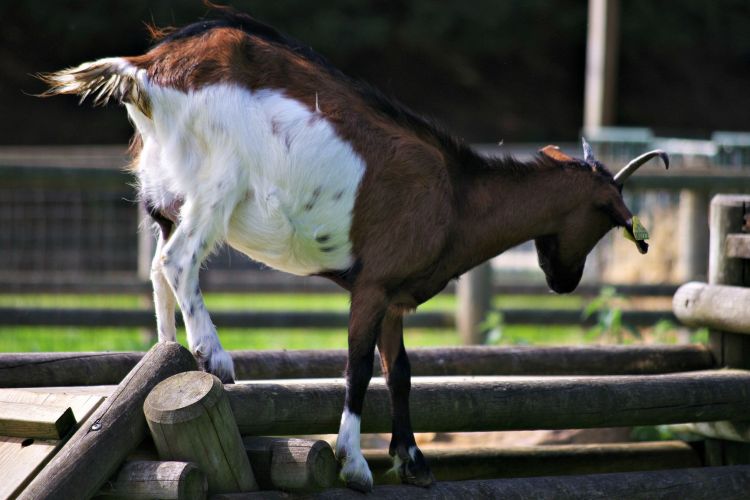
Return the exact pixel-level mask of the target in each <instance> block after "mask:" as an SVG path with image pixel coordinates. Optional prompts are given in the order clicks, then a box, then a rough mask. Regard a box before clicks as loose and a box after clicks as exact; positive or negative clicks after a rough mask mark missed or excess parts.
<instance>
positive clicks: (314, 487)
mask: <svg viewBox="0 0 750 500" xmlns="http://www.w3.org/2000/svg"><path fill="white" fill-rule="evenodd" d="M243 442H244V444H245V451H246V452H247V455H248V458H249V459H250V463H251V464H252V466H253V472H255V477H256V479H257V480H258V484H259V485H260V487H261V489H264V490H283V491H296V492H309V491H318V490H323V489H326V488H331V487H333V486H334V484H335V483H336V469H337V462H336V458H335V457H334V455H333V450H331V445H329V444H328V443H327V442H325V441H322V440H317V441H315V440H310V439H294V438H270V437H245V438H243Z"/></svg>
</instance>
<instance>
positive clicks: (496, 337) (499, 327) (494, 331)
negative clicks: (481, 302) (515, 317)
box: [477, 311, 505, 345]
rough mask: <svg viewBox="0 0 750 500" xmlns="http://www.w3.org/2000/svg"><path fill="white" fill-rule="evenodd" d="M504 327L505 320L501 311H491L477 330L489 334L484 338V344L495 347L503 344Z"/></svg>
mask: <svg viewBox="0 0 750 500" xmlns="http://www.w3.org/2000/svg"><path fill="white" fill-rule="evenodd" d="M504 326H505V319H504V318H503V313H502V312H500V311H490V312H489V313H487V317H486V318H485V319H484V321H483V322H482V323H480V324H479V325H478V326H477V328H479V329H480V330H481V331H483V332H487V333H486V335H485V337H484V343H485V344H489V345H494V344H499V343H501V342H502V340H503V328H504Z"/></svg>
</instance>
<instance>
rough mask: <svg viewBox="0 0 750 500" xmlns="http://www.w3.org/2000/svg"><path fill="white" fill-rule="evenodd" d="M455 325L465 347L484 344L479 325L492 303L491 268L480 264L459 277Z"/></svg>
mask: <svg viewBox="0 0 750 500" xmlns="http://www.w3.org/2000/svg"><path fill="white" fill-rule="evenodd" d="M456 295H457V300H456V303H457V306H458V309H457V311H456V325H457V326H458V333H459V335H460V337H461V340H462V342H463V343H464V344H466V345H475V344H484V340H485V338H484V337H485V333H486V332H484V331H482V330H481V329H480V328H479V325H480V324H481V323H482V322H483V321H484V320H485V319H487V313H488V312H489V311H490V307H491V303H492V266H491V265H490V263H489V262H485V263H484V264H480V265H479V266H477V267H475V268H474V269H472V270H471V271H469V272H468V273H466V274H464V275H463V276H461V278H460V279H459V280H458V285H457V288H456Z"/></svg>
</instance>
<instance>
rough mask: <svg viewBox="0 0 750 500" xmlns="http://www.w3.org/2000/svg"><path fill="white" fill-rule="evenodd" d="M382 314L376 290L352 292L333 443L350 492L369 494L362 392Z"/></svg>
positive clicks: (380, 294) (383, 306)
mask: <svg viewBox="0 0 750 500" xmlns="http://www.w3.org/2000/svg"><path fill="white" fill-rule="evenodd" d="M385 310H386V300H385V294H384V293H383V292H382V291H381V290H380V289H379V288H376V287H372V288H367V289H355V291H354V292H353V293H352V305H351V311H350V313H349V358H348V362H347V365H346V400H345V402H344V412H343V414H342V415H341V426H340V427H339V435H338V438H337V440H336V456H337V458H338V459H339V461H341V463H342V468H341V477H342V479H343V480H344V481H345V482H346V485H347V486H348V487H350V488H352V489H355V490H359V491H364V492H368V491H370V490H372V473H371V472H370V468H369V467H368V466H367V461H365V457H364V456H363V455H362V450H361V448H360V442H359V438H360V422H361V419H362V406H363V404H364V399H365V392H366V391H367V386H368V384H369V383H370V379H371V378H372V364H373V360H374V357H375V342H376V340H377V337H378V333H379V330H380V324H381V322H382V320H383V315H384V314H385Z"/></svg>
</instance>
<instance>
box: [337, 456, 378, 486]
mask: <svg viewBox="0 0 750 500" xmlns="http://www.w3.org/2000/svg"><path fill="white" fill-rule="evenodd" d="M341 479H343V480H344V483H345V484H346V487H347V488H350V489H352V490H356V491H361V492H362V493H369V492H371V491H372V472H370V467H368V466H367V461H366V460H365V457H363V456H362V455H353V456H352V457H351V458H350V457H346V458H344V459H343V467H342V468H341Z"/></svg>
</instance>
